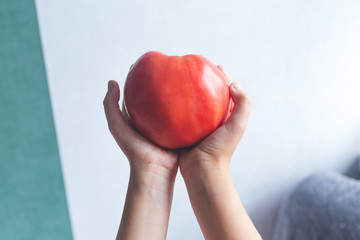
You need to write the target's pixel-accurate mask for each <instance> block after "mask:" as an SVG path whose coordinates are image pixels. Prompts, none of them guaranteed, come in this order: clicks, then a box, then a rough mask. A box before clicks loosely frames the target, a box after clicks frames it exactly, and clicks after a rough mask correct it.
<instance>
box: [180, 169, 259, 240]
mask: <svg viewBox="0 0 360 240" xmlns="http://www.w3.org/2000/svg"><path fill="white" fill-rule="evenodd" d="M184 180H185V184H186V187H187V190H188V193H189V197H190V201H191V204H192V207H193V209H194V212H195V215H196V217H197V219H198V222H199V224H200V227H201V229H202V232H203V234H204V236H205V239H207V240H211V239H246V240H251V239H256V240H258V239H261V237H260V235H259V233H258V232H257V230H256V228H255V227H254V225H253V223H252V222H251V220H250V218H249V216H248V215H247V213H246V211H245V209H244V207H243V205H242V203H241V201H240V199H239V196H238V194H237V192H236V189H235V187H234V185H233V183H232V181H231V178H230V176H229V174H228V171H226V170H225V171H224V170H221V169H214V170H213V171H211V172H201V171H200V174H186V175H185V176H184Z"/></svg>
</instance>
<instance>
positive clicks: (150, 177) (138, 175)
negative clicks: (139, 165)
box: [129, 168, 176, 198]
mask: <svg viewBox="0 0 360 240" xmlns="http://www.w3.org/2000/svg"><path fill="white" fill-rule="evenodd" d="M175 177H176V172H175V173H169V172H168V171H166V170H161V169H151V168H150V169H146V170H143V169H142V170H137V169H133V168H131V171H130V179H129V187H132V188H133V189H135V190H136V191H140V192H146V194H147V195H149V196H151V197H153V198H157V197H161V196H163V195H166V196H167V195H172V193H173V189H174V183H175Z"/></svg>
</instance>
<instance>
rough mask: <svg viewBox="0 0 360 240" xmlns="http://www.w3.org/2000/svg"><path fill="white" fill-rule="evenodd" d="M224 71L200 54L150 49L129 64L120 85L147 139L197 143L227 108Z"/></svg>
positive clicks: (161, 142) (219, 122)
mask: <svg viewBox="0 0 360 240" xmlns="http://www.w3.org/2000/svg"><path fill="white" fill-rule="evenodd" d="M230 102H231V97H230V89H229V83H228V82H227V79H226V77H225V74H224V73H223V72H222V71H221V70H220V69H219V68H218V67H217V66H215V65H214V64H213V63H212V62H210V61H209V60H207V59H206V58H204V57H202V56H199V55H186V56H182V57H178V56H167V55H165V54H162V53H160V52H148V53H145V54H144V55H143V56H141V57H140V58H139V59H138V60H137V61H136V63H135V64H134V65H132V66H131V68H130V71H129V74H128V76H127V78H126V83H125V88H124V105H125V109H126V112H127V114H128V116H129V118H130V120H131V122H132V123H133V125H134V126H135V128H136V129H137V130H138V131H139V132H140V133H142V134H143V135H144V136H145V137H146V138H148V139H150V140H151V141H152V142H154V143H156V144H157V145H159V146H161V147H165V148H170V149H174V148H183V147H188V146H192V145H195V144H196V143H198V142H199V141H201V140H202V139H204V138H205V137H206V136H208V135H209V134H210V133H211V132H213V131H214V130H215V129H216V128H218V127H219V126H220V125H222V124H223V123H224V122H225V121H226V119H227V117H228V115H229V112H230V105H231V104H230Z"/></svg>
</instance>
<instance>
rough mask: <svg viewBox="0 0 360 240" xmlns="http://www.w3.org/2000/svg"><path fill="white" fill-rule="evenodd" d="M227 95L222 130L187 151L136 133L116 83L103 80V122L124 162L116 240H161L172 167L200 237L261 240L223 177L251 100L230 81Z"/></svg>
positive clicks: (168, 199) (236, 196)
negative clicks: (124, 180) (124, 190)
mask: <svg viewBox="0 0 360 240" xmlns="http://www.w3.org/2000/svg"><path fill="white" fill-rule="evenodd" d="M220 69H222V68H221V67H220ZM222 70H223V69H222ZM223 71H224V70H223ZM228 80H229V78H228ZM228 82H230V81H228ZM230 93H231V98H232V100H233V102H234V107H233V110H232V112H231V115H230V117H229V118H228V119H227V121H226V122H225V123H224V124H223V125H222V126H220V127H219V128H217V129H216V130H215V131H214V132H212V133H211V134H210V135H209V136H208V137H206V138H205V139H204V140H202V141H201V142H200V143H198V144H197V145H195V146H193V147H189V148H185V149H176V150H169V149H164V148H161V147H159V146H157V145H155V144H153V143H152V142H151V141H149V140H148V139H146V138H145V137H143V136H142V135H141V134H140V133H139V132H137V131H136V129H135V128H134V127H133V126H132V124H131V121H130V120H129V118H128V116H127V114H126V112H125V110H124V106H122V110H120V107H119V99H120V89H119V86H118V84H117V83H116V82H115V81H109V83H108V92H107V94H106V97H105V99H104V107H105V114H106V118H107V121H108V125H109V129H110V132H111V133H112V135H113V137H114V138H115V140H116V142H117V143H118V145H119V146H120V148H121V150H122V151H123V152H124V154H125V155H126V157H127V158H128V160H129V163H130V178H129V187H128V192H127V196H126V201H125V206H124V211H123V215H122V220H121V223H120V227H119V231H118V235H117V239H131V240H132V239H166V234H167V226H168V222H169V214H170V209H171V204H172V195H173V188H174V182H175V177H176V174H177V171H178V169H180V172H181V174H182V176H183V179H184V181H185V184H186V188H187V191H188V195H189V199H190V202H191V205H192V207H193V210H194V213H195V215H196V218H197V220H198V222H199V225H200V227H201V230H202V232H203V234H204V237H205V239H246V240H250V239H261V237H260V235H259V234H258V232H257V230H256V228H255V227H254V225H253V224H252V222H251V219H250V218H249V217H248V215H247V213H246V211H245V209H244V207H243V206H242V203H241V201H240V198H239V196H238V194H237V192H236V188H235V186H234V185H233V183H232V181H231V178H230V175H229V165H230V159H231V157H232V154H233V153H234V151H235V148H236V146H237V145H238V143H239V141H240V139H241V138H242V136H243V134H244V131H245V129H246V125H247V121H248V118H249V114H250V110H251V105H252V101H251V98H250V97H249V96H248V95H247V94H245V92H244V91H243V90H242V89H241V88H240V86H239V84H238V83H231V85H230Z"/></svg>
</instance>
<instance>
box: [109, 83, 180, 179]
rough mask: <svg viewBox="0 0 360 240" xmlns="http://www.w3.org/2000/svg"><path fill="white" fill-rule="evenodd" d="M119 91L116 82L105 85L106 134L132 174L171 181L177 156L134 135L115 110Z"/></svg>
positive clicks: (116, 109) (133, 130)
mask: <svg viewBox="0 0 360 240" xmlns="http://www.w3.org/2000/svg"><path fill="white" fill-rule="evenodd" d="M119 99H120V90H119V85H118V84H117V82H115V81H113V80H111V81H109V83H108V92H107V94H106V97H105V99H104V108H105V114H106V118H107V121H108V126H109V130H110V132H111V133H112V135H113V137H114V138H115V140H116V142H117V143H118V145H119V147H120V148H121V150H122V151H123V152H124V154H125V155H126V157H127V158H128V160H129V163H130V167H131V171H132V173H136V174H141V175H146V176H152V177H160V178H163V179H164V180H173V179H174V178H175V176H176V173H177V169H178V153H177V152H176V151H170V150H166V149H163V148H160V147H158V146H156V145H155V144H153V143H152V142H150V141H149V140H148V139H146V138H145V137H143V136H142V135H141V134H140V133H138V132H137V131H136V130H135V129H134V128H133V126H132V124H131V123H130V121H129V119H128V116H127V114H126V111H125V110H124V105H123V110H122V111H121V110H120V108H119V103H118V102H119Z"/></svg>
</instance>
